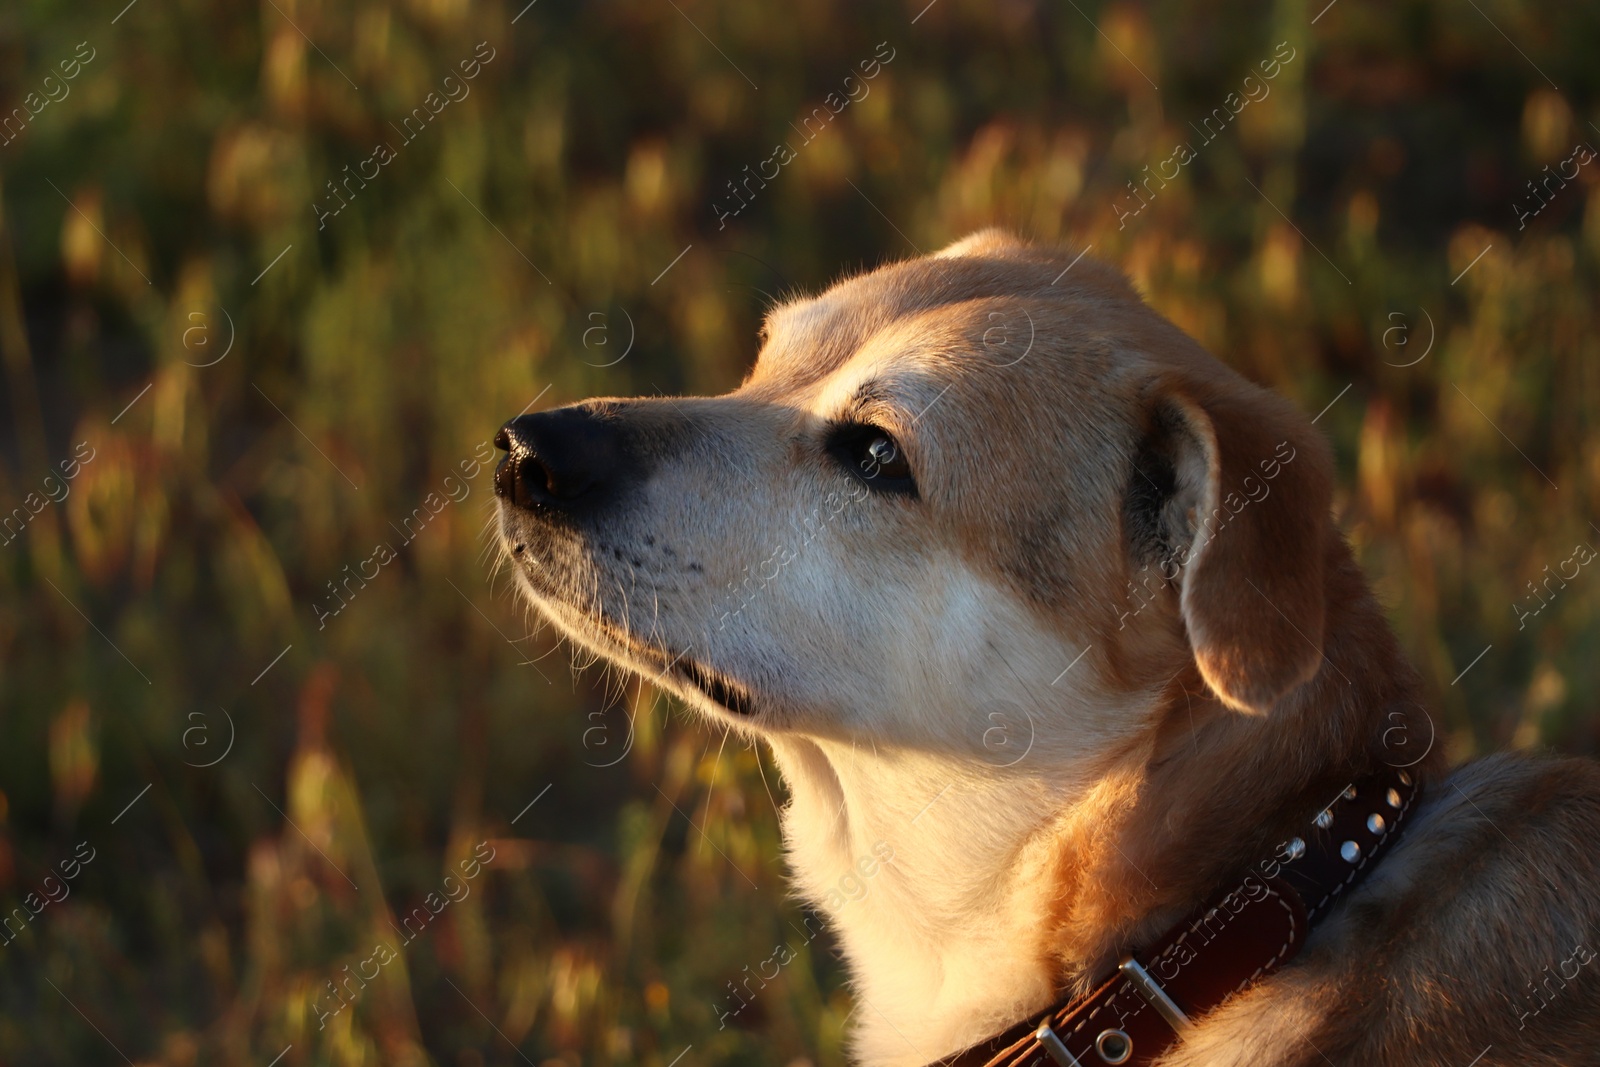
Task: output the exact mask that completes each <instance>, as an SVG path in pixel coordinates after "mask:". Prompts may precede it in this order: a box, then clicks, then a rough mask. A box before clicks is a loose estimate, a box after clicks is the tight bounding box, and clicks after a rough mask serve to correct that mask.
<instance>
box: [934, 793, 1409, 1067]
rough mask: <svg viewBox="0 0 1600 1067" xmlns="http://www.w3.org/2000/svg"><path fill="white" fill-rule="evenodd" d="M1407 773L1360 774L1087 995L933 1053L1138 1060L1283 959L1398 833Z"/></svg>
mask: <svg viewBox="0 0 1600 1067" xmlns="http://www.w3.org/2000/svg"><path fill="white" fill-rule="evenodd" d="M1417 793H1418V786H1417V783H1416V781H1415V780H1414V778H1413V777H1412V775H1410V774H1409V773H1407V772H1406V771H1403V770H1398V769H1390V770H1385V771H1382V772H1380V773H1377V774H1373V775H1370V776H1368V777H1366V778H1362V779H1360V780H1358V781H1356V782H1354V783H1352V784H1351V785H1349V786H1347V787H1346V788H1345V789H1344V791H1343V792H1341V793H1340V794H1339V796H1338V797H1337V798H1336V799H1335V800H1334V801H1333V803H1331V804H1329V805H1328V806H1327V807H1326V808H1323V809H1322V811H1320V812H1318V813H1317V815H1316V817H1315V818H1314V819H1312V821H1311V825H1310V826H1309V827H1307V829H1306V831H1305V832H1304V834H1303V836H1297V837H1293V838H1290V839H1289V840H1288V841H1286V842H1284V843H1283V844H1282V845H1280V846H1278V850H1277V852H1276V853H1275V854H1274V855H1273V856H1272V857H1271V858H1269V859H1266V860H1262V861H1261V862H1260V863H1259V864H1258V865H1257V868H1256V869H1255V870H1252V871H1250V872H1249V873H1248V874H1246V875H1245V876H1244V878H1243V879H1241V880H1240V882H1239V883H1238V884H1237V885H1235V886H1234V887H1233V888H1232V889H1230V890H1228V891H1227V892H1225V893H1221V894H1219V895H1218V896H1215V897H1213V898H1212V899H1211V900H1210V901H1208V902H1207V903H1205V904H1203V905H1201V906H1200V907H1199V908H1197V909H1195V910H1194V911H1193V912H1191V913H1190V914H1189V915H1188V917H1187V918H1185V919H1184V920H1183V921H1181V922H1179V923H1178V924H1177V925H1175V926H1173V927H1172V928H1171V929H1169V930H1168V931H1167V932H1166V933H1165V934H1164V935H1162V936H1161V937H1160V938H1159V939H1157V940H1156V942H1155V943H1154V944H1152V945H1149V946H1147V947H1146V948H1144V949H1143V950H1142V951H1140V952H1138V953H1132V954H1129V955H1127V956H1125V957H1124V958H1123V961H1122V963H1121V965H1120V966H1119V967H1118V970H1117V972H1116V973H1114V974H1112V975H1111V976H1110V977H1109V978H1107V979H1106V980H1105V981H1104V982H1103V983H1102V984H1101V985H1100V986H1099V987H1098V988H1096V989H1095V990H1094V991H1093V992H1092V993H1090V994H1088V995H1087V996H1084V997H1080V998H1078V999H1076V1000H1071V1001H1065V1002H1062V1003H1059V1004H1057V1005H1055V1006H1054V1007H1052V1008H1051V1009H1050V1010H1049V1011H1048V1012H1046V1013H1045V1014H1044V1016H1043V1017H1042V1018H1039V1019H1037V1020H1036V1021H1028V1020H1024V1021H1023V1022H1020V1023H1018V1024H1017V1025H1016V1026H1013V1027H1012V1028H1011V1029H1009V1030H1007V1031H1006V1032H1005V1033H1002V1034H999V1035H996V1036H995V1037H993V1038H991V1039H989V1040H988V1041H985V1042H983V1043H982V1044H979V1045H975V1046H974V1047H972V1048H970V1049H968V1050H967V1051H965V1052H963V1053H960V1054H958V1055H956V1056H954V1057H950V1058H948V1059H944V1060H940V1061H939V1062H940V1063H941V1064H946V1065H948V1067H980V1065H981V1067H1035V1065H1045V1064H1051V1063H1054V1064H1059V1065H1060V1067H1100V1065H1102V1064H1120V1065H1123V1067H1145V1065H1148V1064H1152V1063H1154V1062H1156V1060H1158V1059H1160V1058H1161V1056H1162V1055H1163V1054H1164V1053H1166V1051H1167V1050H1168V1049H1170V1048H1171V1047H1172V1046H1173V1045H1174V1044H1176V1043H1177V1042H1178V1041H1179V1040H1180V1039H1181V1038H1182V1036H1183V1033H1184V1032H1185V1031H1186V1030H1187V1029H1188V1028H1189V1027H1190V1025H1191V1023H1190V1020H1191V1019H1195V1018H1198V1017H1200V1016H1202V1015H1204V1014H1205V1013H1206V1012H1209V1011H1210V1010H1212V1009H1213V1008H1215V1007H1217V1006H1218V1005H1219V1004H1221V1003H1222V1002H1223V1001H1224V1000H1226V999H1227V998H1228V997H1230V996H1232V995H1233V994H1234V993H1237V992H1239V991H1241V990H1243V989H1244V988H1245V987H1246V986H1248V985H1250V984H1251V983H1252V982H1254V981H1255V980H1256V979H1258V978H1260V977H1261V976H1262V975H1265V974H1268V973H1270V972H1272V971H1273V970H1276V969H1277V968H1278V967H1280V966H1281V965H1282V964H1284V963H1285V962H1286V961H1288V960H1290V959H1292V958H1293V957H1294V955H1295V954H1296V953H1297V952H1298V951H1299V950H1300V947H1301V945H1303V944H1304V943H1305V940H1306V936H1307V935H1308V934H1309V932H1310V929H1311V927H1312V926H1314V925H1315V924H1316V923H1317V922H1318V921H1319V920H1320V919H1322V918H1323V917H1324V916H1325V915H1326V914H1327V912H1328V909H1329V908H1330V907H1331V906H1332V904H1333V903H1334V902H1335V901H1336V900H1337V899H1338V897H1339V895H1340V894H1341V893H1343V892H1344V891H1345V890H1347V889H1349V888H1350V887H1351V886H1353V885H1355V884H1356V883H1357V882H1359V881H1360V880H1361V879H1362V878H1363V877H1365V875H1366V873H1367V872H1368V871H1370V870H1371V869H1372V866H1373V864H1374V862H1375V861H1376V860H1377V859H1378V858H1379V857H1380V856H1382V855H1383V853H1384V852H1385V851H1386V850H1387V849H1388V848H1389V846H1390V845H1391V844H1392V843H1393V842H1394V839H1395V838H1396V837H1398V836H1399V835H1400V829H1401V827H1402V825H1403V824H1404V823H1405V818H1406V814H1407V812H1409V811H1410V810H1411V807H1412V804H1413V803H1414V802H1415V801H1416V798H1417Z"/></svg>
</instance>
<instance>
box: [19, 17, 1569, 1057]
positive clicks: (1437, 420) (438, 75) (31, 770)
mask: <svg viewBox="0 0 1600 1067" xmlns="http://www.w3.org/2000/svg"><path fill="white" fill-rule="evenodd" d="M123 5H124V0H93V2H91V3H87V4H82V3H75V4H68V3H65V2H62V0H26V2H18V3H10V4H7V5H6V6H5V7H4V9H3V10H0V356H3V362H4V367H3V375H0V389H3V390H4V393H5V397H4V401H3V402H0V420H3V432H0V459H3V462H0V907H3V908H4V912H3V915H0V920H3V921H0V1064H6V1065H9V1064H18V1065H21V1064H28V1065H34V1064H67V1063H71V1064H80V1063H118V1062H122V1061H124V1060H126V1061H127V1062H129V1063H137V1064H140V1065H144V1064H171V1065H177V1067H181V1065H189V1064H206V1065H212V1064H218V1065H234V1064H238V1065H245V1064H251V1065H257V1067H267V1065H268V1064H269V1063H271V1064H279V1065H282V1067H298V1065H303V1064H339V1065H346V1064H349V1065H354V1064H403V1065H409V1064H452V1065H462V1067H477V1065H483V1064H513V1063H529V1064H540V1065H543V1064H546V1063H558V1064H574V1065H575V1064H647V1065H655V1067H667V1065H670V1064H681V1065H683V1067H691V1065H700V1064H763V1065H765V1064H772V1065H792V1067H801V1065H806V1064H810V1065H816V1067H821V1065H836V1064H841V1063H843V1062H844V1050H845V1041H844V1035H845V1033H846V1029H847V1022H848V1019H849V1016H850V1013H851V1002H850V998H849V994H848V991H847V990H846V989H845V988H844V985H843V974H842V971H841V967H840V964H839V961H838V958H837V954H836V946H835V945H834V944H833V942H832V941H831V938H830V936H829V935H828V934H827V933H826V932H823V933H820V934H815V933H813V935H812V936H805V935H803V934H802V933H801V931H806V932H808V933H812V932H814V930H815V923H813V924H812V925H809V926H808V925H805V920H806V918H807V916H806V915H805V913H804V912H803V911H802V910H801V909H799V908H797V907H796V906H795V905H793V904H792V903H791V902H789V901H787V900H786V898H785V895H784V883H783V868H782V862H781V859H780V854H779V843H778V837H777V826H776V818H775V805H776V804H777V803H781V800H782V792H781V790H782V784H781V782H779V781H778V780H777V779H776V777H775V775H774V773H773V770H772V768H771V767H769V766H766V765H765V761H764V756H763V755H762V754H761V753H758V752H756V751H754V750H753V749H752V748H750V747H749V746H748V745H746V744H745V743H743V742H741V741H739V740H738V739H729V738H725V737H723V736H721V735H720V734H718V733H715V732H713V731H711V730H709V729H708V728H706V727H705V726H703V725H701V724H699V723H698V722H696V721H693V720H691V719H690V718H688V717H687V716H686V715H685V714H684V713H683V709H682V708H680V707H676V706H674V705H673V704H672V703H671V702H670V701H669V700H667V699H666V698H664V697H661V696H660V695H659V694H657V693H655V692H654V691H653V690H650V689H649V688H648V687H642V686H640V685H638V684H637V683H635V682H633V681H627V680H621V679H618V678H616V677H615V676H612V677H611V678H609V679H608V678H606V677H605V676H604V675H603V674H602V672H600V671H599V670H597V669H596V670H587V671H582V672H578V671H574V670H573V669H572V667H571V663H570V657H569V653H568V651H567V650H566V649H565V648H564V647H561V646H559V645H558V644H556V643H555V642H554V641H553V640H552V638H551V637H550V635H549V634H548V633H538V634H536V633H532V632H531V631H532V630H533V626H532V623H531V621H530V620H529V618H528V616H527V614H526V613H525V612H524V610H523V609H522V608H521V606H520V605H519V604H517V603H516V602H515V599H514V597H513V596H512V595H511V591H510V589H509V587H508V585H507V583H506V582H505V581H504V580H503V578H502V580H500V581H499V582H491V581H490V569H491V567H490V562H491V560H490V555H489V554H488V549H489V542H488V541H487V540H486V538H485V536H484V531H485V526H486V523H487V522H488V520H489V517H490V515H491V506H490V502H491V500H492V488H491V482H490V472H491V465H490V464H489V463H485V462H484V461H485V460H486V459H488V458H490V457H489V449H488V444H487V442H488V441H489V440H490V438H491V435H492V434H493V433H494V430H495V428H496V427H497V426H498V425H499V423H500V422H501V421H503V420H504V419H505V418H507V417H509V416H511V415H513V414H516V413H517V412H518V411H519V410H522V409H524V408H525V407H526V406H527V405H529V404H532V403H537V404H539V405H541V406H544V405H554V404H560V403H566V402H570V401H573V400H577V399H580V398H583V397H586V396H591V395H597V394H620V395H628V394H634V393H654V392H668V393H671V392H719V391H723V390H725V389H728V388H730V387H732V386H733V385H735V384H737V382H738V380H739V379H740V377H741V376H742V374H743V373H744V371H745V370H746V369H747V368H748V367H749V365H750V363H751V361H752V358H753V355H754V353H755V349H756V341H755V336H756V329H757V326H758V323H759V320H760V318H761V315H762V312H763V309H764V308H765V307H767V306H768V305H769V304H770V303H771V302H772V301H773V300H774V299H777V298H779V297H781V296H782V295H784V294H788V293H794V292H803V291H807V290H812V289H815V288H816V287H819V286H822V285H825V284H827V282H828V281H829V280H830V279H831V278H833V277H835V276H836V275H837V274H839V273H840V272H841V271H846V270H856V269H859V268H862V267H870V266H872V265H874V264H876V263H879V262H882V261H884V260H887V259H893V258H897V257H901V256H906V255H910V254H914V253H915V252H917V251H918V250H922V251H931V250H933V249H935V248H937V247H939V246H940V245H942V244H944V243H946V242H948V241H950V240H952V239H954V238H956V237H959V236H961V235H963V234H964V233H966V232H968V231H970V230H972V229H974V228H976V227H979V226H984V225H989V224H1001V225H1005V226H1009V227H1012V228H1014V229H1016V230H1019V231H1021V232H1023V233H1025V234H1027V235H1029V236H1031V237H1033V238H1034V239H1036V240H1039V241H1048V242H1058V243H1060V244H1062V245H1063V246H1064V247H1067V248H1068V249H1069V250H1074V251H1076V250H1081V249H1084V248H1089V247H1092V252H1091V254H1092V255H1095V256H1099V257H1103V258H1105V259H1108V260H1111V261H1113V262H1116V263H1119V264H1121V265H1122V266H1123V267H1124V268H1125V269H1126V270H1127V271H1128V272H1129V274H1130V275H1131V276H1132V278H1133V279H1134V280H1135V282H1136V283H1137V285H1138V286H1139V288H1140V289H1141V290H1142V291H1143V292H1144V293H1145V294H1146V295H1147V297H1148V299H1149V300H1150V302H1151V303H1152V304H1153V305H1154V306H1155V307H1156V308H1158V309H1159V310H1160V311H1162V312H1163V313H1165V314H1166V315H1168V316H1170V317H1171V318H1172V319H1174V320H1175V321H1176V322H1177V323H1178V324H1179V325H1181V326H1182V327H1183V328H1184V329H1186V330H1188V331H1189V332H1190V333H1192V334H1193V335H1194V336H1196V337H1197V338H1198V339H1199V340H1200V341H1201V342H1202V343H1204V344H1205V345H1206V346H1207V347H1209V348H1210V349H1211V350H1212V351H1213V352H1215V353H1217V354H1218V355H1219V356H1221V357H1222V358H1223V359H1225V360H1227V361H1228V362H1230V363H1231V364H1233V365H1234V366H1235V367H1237V368H1239V369H1240V370H1241V371H1243V372H1244V373H1246V374H1247V375H1249V376H1250V377H1252V378H1254V379H1256V380H1258V381H1261V382H1265V383H1268V384H1270V385H1271V386H1273V387H1275V388H1277V389H1279V390H1282V391H1283V392H1285V393H1286V394H1287V395H1289V396H1290V397H1291V398H1293V399H1294V400H1295V401H1296V402H1297V403H1298V404H1299V405H1300V406H1301V407H1302V408H1304V409H1305V410H1306V411H1307V412H1309V413H1316V412H1319V411H1320V412H1322V414H1321V416H1320V419H1319V422H1318V426H1319V427H1320V428H1321V429H1323V430H1324V431H1326V433H1327V434H1328V436H1329V437H1330V438H1331V440H1332V441H1333V443H1334V447H1335V449H1336V451H1337V454H1338V457H1339V461H1340V466H1341V476H1342V477H1341V490H1340V493H1339V496H1338V498H1337V507H1338V510H1339V512H1340V515H1341V521H1342V523H1343V524H1344V526H1345V528H1346V529H1347V530H1348V531H1349V534H1350V536H1351V538H1352V539H1353V541H1354V543H1355V545H1356V547H1357V550H1358V552H1359V554H1360V556H1361V558H1362V560H1363V561H1364V563H1365V564H1366V566H1367V567H1368V568H1369V571H1370V573H1371V575H1372V577H1373V580H1374V582H1375V583H1376V585H1377V586H1378V589H1379V591H1380V594H1381V596H1382V598H1383V600H1384V602H1385V604H1386V605H1387V607H1388V610H1389V612H1390V615H1391V618H1392V619H1393V622H1394V625H1395V626H1396V628H1397V629H1398V631H1399V633H1400V634H1401V637H1402V640H1403V642H1404V644H1405V646H1406V648H1407V649H1408V650H1409V651H1410V653H1411V655H1412V656H1413V657H1414V658H1415V660H1416V661H1417V663H1418V664H1419V665H1420V667H1421V668H1422V671H1423V673H1424V675H1425V676H1426V678H1427V681H1428V684H1429V686H1430V687H1431V689H1432V698H1433V703H1432V706H1431V709H1430V710H1431V712H1432V716H1433V718H1434V721H1435V722H1436V724H1437V726H1438V743H1440V744H1443V745H1447V746H1448V748H1449V750H1450V752H1451V754H1452V755H1454V756H1456V757H1458V758H1465V757H1469V756H1472V755H1473V754H1475V753H1479V752H1482V751H1485V750H1487V749H1490V748H1495V747H1503V746H1516V747H1523V746H1551V747H1555V748H1558V749H1562V750H1567V751H1572V752H1582V753H1593V752H1594V751H1595V750H1596V748H1597V747H1600V718H1597V717H1596V715H1595V712H1594V709H1595V707H1596V700H1597V695H1600V694H1597V692H1596V690H1597V684H1600V670H1597V669H1596V661H1597V655H1600V574H1594V573H1591V571H1593V570H1594V568H1589V567H1586V566H1585V564H1586V563H1587V562H1588V560H1589V557H1590V556H1592V555H1593V552H1594V550H1593V548H1591V547H1589V546H1592V545H1595V544H1600V529H1597V528H1596V525H1595V523H1596V522H1597V521H1600V511H1597V509H1596V507H1595V497H1596V494H1597V492H1600V420H1597V418H1596V415H1597V413H1600V381H1597V380H1596V379H1597V375H1600V365H1597V360H1600V312H1597V308H1596V301H1595V298H1594V294H1595V279H1596V269H1597V257H1600V179H1597V177H1596V176H1597V174H1600V160H1597V159H1595V158H1594V154H1593V150H1594V147H1595V146H1596V145H1600V128H1597V127H1596V125H1595V124H1596V122H1597V121H1600V110H1597V108H1596V90H1597V88H1600V85H1597V81H1600V67H1597V66H1596V65H1595V63H1594V61H1593V56H1592V44H1593V42H1594V41H1595V40H1596V39H1600V8H1597V7H1595V6H1594V5H1543V10H1540V8H1539V7H1536V6H1535V5H1531V4H1526V3H1523V2H1521V0H1394V2H1390V3H1384V4H1373V3H1367V2H1361V0H1337V2H1335V3H1333V4H1329V3H1328V0H1311V2H1310V3H1303V2H1301V0H1275V2H1269V3H1260V2H1257V3H1244V4H1237V3H1229V4H1223V3H1220V2H1216V0H1209V2H1203V3H1176V2H1167V0H1149V2H1135V0H1117V2H1112V3H1105V2H1101V0H1076V2H1073V0H1069V2H1066V3H1062V4H1056V3H1049V4H1046V3H1034V2H1029V0H1002V2H999V3H996V2H992V0H937V2H936V3H933V4H931V5H930V4H928V3H927V0H910V2H909V3H905V4H899V3H894V4H882V5H872V6H871V7H870V8H869V7H866V6H862V5H854V4H847V3H844V2H842V0H794V2H790V3H785V4H782V5H777V6H773V5H762V4H751V3H743V2H736V0H665V2H661V0H620V2H613V3H605V4H592V5H577V4H572V3H563V2H561V0H539V2H537V3H534V4H530V5H527V6H524V2H523V0H515V2H512V3H494V2H489V3H471V2H468V0H392V2H380V0H347V2H342V3H334V2H332V0H262V2H260V3H259V4H253V3H242V4H241V3H223V2H220V0H135V2H134V3H132V4H129V5H127V6H126V7H124V6H123ZM1263 64H1267V66H1263ZM1269 69H1271V70H1273V71H1274V73H1273V74H1272V75H1271V76H1268V75H1267V73H1266V71H1267V70H1269ZM869 71H870V72H871V73H870V76H869V74H868V72H869ZM847 79H851V80H849V81H847ZM830 94H833V95H832V96H830ZM1230 94H1232V95H1231V96H1230ZM819 109H820V110H819ZM1235 112H1237V114H1236V115H1235ZM1208 120H1209V121H1208ZM779 144H786V145H787V146H788V148H789V149H790V154H791V155H792V157H793V158H792V159H787V160H784V161H783V162H782V164H781V166H779V165H778V162H779V160H781V159H783V156H782V154H781V153H775V148H776V146H778V145H779ZM1179 144H1184V145H1187V146H1189V148H1190V149H1191V154H1192V155H1193V158H1192V159H1183V160H1182V161H1181V162H1179V161H1178V160H1177V159H1175V148H1176V146H1178V145H1179ZM775 155H776V156H777V158H774V157H775ZM747 168H748V169H747ZM1146 168H1148V169H1146ZM774 169H777V170H778V173H777V175H776V176H775V177H772V176H771V175H772V173H773V171H774ZM752 174H757V175H759V177H760V178H766V179H769V180H766V181H765V182H763V181H761V180H756V181H751V182H749V184H744V183H746V181H747V179H749V178H750V176H751V175H752ZM1152 175H1156V177H1155V178H1154V179H1152V177H1151V176H1152ZM730 183H733V184H734V185H735V186H737V187H738V192H737V194H736V193H735V191H734V189H732V188H730ZM1130 183H1134V184H1130ZM735 209H737V210H735ZM1135 209H1137V211H1135ZM779 945H787V946H789V947H790V950H791V951H794V952H796V953H797V959H796V961H795V962H794V963H792V964H790V965H788V966H787V967H784V968H783V969H782V973H781V975H780V976H779V977H778V978H776V979H774V980H772V981H770V982H768V983H761V982H759V981H758V982H757V983H756V984H750V976H751V975H752V974H754V973H755V972H756V971H758V970H760V969H761V967H762V966H763V965H764V964H765V963H766V961H768V960H770V959H771V958H772V957H773V955H774V951H775V947H776V946H779ZM379 946H382V949H381V950H380V948H379ZM763 973H765V972H763ZM739 990H743V991H745V993H744V994H742V995H737V996H736V994H737V992H738V991H739ZM752 993H753V995H751V994H752ZM736 1007H737V1008H738V1010H736V1011H735V1010H734V1009H735V1008H736ZM274 1057H277V1059H274Z"/></svg>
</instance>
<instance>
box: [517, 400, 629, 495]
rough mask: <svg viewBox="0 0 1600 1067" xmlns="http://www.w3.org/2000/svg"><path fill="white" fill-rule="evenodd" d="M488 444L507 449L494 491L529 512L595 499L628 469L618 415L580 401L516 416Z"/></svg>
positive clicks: (610, 489) (627, 471)
mask: <svg viewBox="0 0 1600 1067" xmlns="http://www.w3.org/2000/svg"><path fill="white" fill-rule="evenodd" d="M494 443H495V445H496V447H498V448H503V449H505V450H506V453H507V455H506V457H505V458H504V459H502V460H501V461H500V465H499V466H498V467H497V468H495V472H494V491H495V495H496V496H499V497H501V498H502V499H504V500H507V501H509V502H510V503H512V504H515V505H516V506H518V507H520V508H527V509H529V510H531V511H556V510H571V509H573V508H576V507H578V506H580V505H582V506H585V507H587V506H592V505H594V504H597V503H600V502H602V501H603V500H605V499H606V498H607V497H608V496H609V495H610V493H611V491H612V490H614V489H615V488H616V487H617V486H618V485H619V484H620V483H621V482H622V481H623V480H624V479H625V478H626V477H628V475H629V474H630V473H632V472H631V471H630V470H629V464H628V462H627V457H626V455H625V451H626V450H625V448H624V443H623V432H622V427H621V425H620V422H619V420H618V419H617V418H616V416H615V415H608V414H601V413H597V412H595V411H594V410H592V409H591V408H587V407H583V406H573V407H564V408H554V409H552V410H550V411H541V412H539V413H537V414H534V415H519V416H518V417H517V418H514V419H512V420H511V421H510V422H508V423H506V424H505V425H504V426H502V427H500V432H499V433H497V434H495V438H494Z"/></svg>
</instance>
